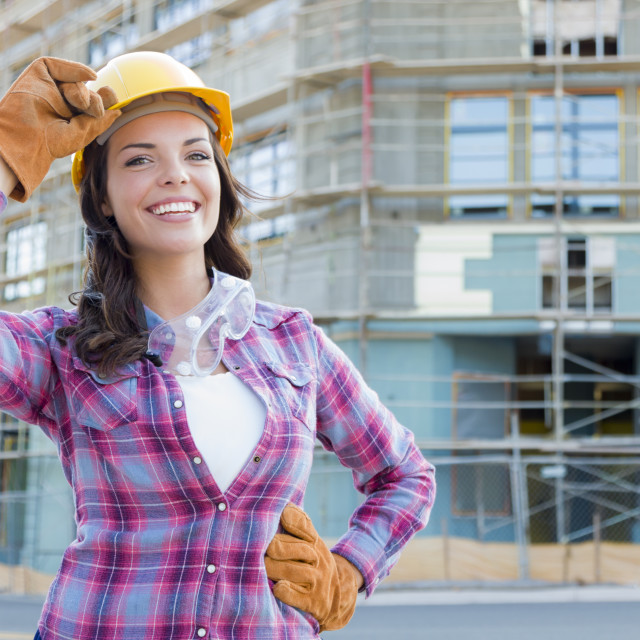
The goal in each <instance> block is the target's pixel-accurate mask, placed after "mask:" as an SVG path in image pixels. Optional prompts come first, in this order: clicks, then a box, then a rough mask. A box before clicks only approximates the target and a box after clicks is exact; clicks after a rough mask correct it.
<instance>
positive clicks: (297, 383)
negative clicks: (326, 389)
mask: <svg viewBox="0 0 640 640" xmlns="http://www.w3.org/2000/svg"><path fill="white" fill-rule="evenodd" d="M265 366H266V367H267V369H269V371H271V373H273V374H274V375H276V376H278V377H279V378H286V379H287V380H288V381H289V382H290V383H291V384H292V385H293V386H294V387H304V386H305V385H306V384H308V383H309V382H311V381H312V380H313V379H314V377H313V372H312V371H311V367H309V365H308V364H306V363H304V362H265Z"/></svg>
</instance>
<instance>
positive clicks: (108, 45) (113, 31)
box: [89, 16, 138, 67]
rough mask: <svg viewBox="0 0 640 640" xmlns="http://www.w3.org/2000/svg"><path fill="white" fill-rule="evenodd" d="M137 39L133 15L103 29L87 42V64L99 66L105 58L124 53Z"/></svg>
mask: <svg viewBox="0 0 640 640" xmlns="http://www.w3.org/2000/svg"><path fill="white" fill-rule="evenodd" d="M137 40H138V28H137V26H136V24H135V22H134V19H133V16H132V17H131V18H130V19H128V20H124V21H120V22H119V23H118V24H116V25H114V26H113V27H111V28H110V29H107V30H106V31H103V32H102V33H101V34H100V35H98V36H96V37H95V38H93V39H92V40H91V41H90V42H89V64H90V65H91V66H92V67H98V66H100V65H101V64H102V63H103V62H104V61H105V60H108V59H111V58H115V56H118V55H120V54H121V53H124V52H125V51H126V50H127V49H129V48H130V47H131V46H132V45H133V44H135V42H136V41H137Z"/></svg>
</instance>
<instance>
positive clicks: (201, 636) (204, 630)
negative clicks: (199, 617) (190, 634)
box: [198, 627, 207, 638]
mask: <svg viewBox="0 0 640 640" xmlns="http://www.w3.org/2000/svg"><path fill="white" fill-rule="evenodd" d="M206 635H207V630H206V629H203V628H202V627H200V628H199V629H198V636H199V637H200V638H204V637H205V636H206Z"/></svg>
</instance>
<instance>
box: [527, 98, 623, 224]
mask: <svg viewBox="0 0 640 640" xmlns="http://www.w3.org/2000/svg"><path fill="white" fill-rule="evenodd" d="M530 104H531V165H530V166H531V169H530V172H531V180H532V181H533V182H546V183H552V182H554V181H555V180H556V102H555V98H554V97H553V96H551V95H540V96H533V97H532V98H531V103H530ZM560 117H561V126H562V140H561V144H560V147H561V148H560V153H561V156H562V158H561V161H562V162H561V166H562V169H561V170H562V175H561V176H559V178H560V179H561V180H571V181H576V182H578V181H579V182H597V183H602V182H617V181H619V179H620V140H619V132H618V126H619V125H618V121H619V107H618V96H617V95H616V94H613V93H611V94H584V95H579V94H570V95H566V96H564V97H563V99H562V103H561V110H560ZM562 207H563V212H564V215H568V216H570V215H573V216H617V215H619V212H620V196H619V195H617V194H609V193H602V194H598V193H596V194H587V195H579V194H567V195H565V196H564V201H563V203H562ZM554 209H555V196H554V195H541V194H533V195H532V196H531V212H532V215H533V216H534V217H543V216H550V215H553V213H554Z"/></svg>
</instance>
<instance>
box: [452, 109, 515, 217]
mask: <svg viewBox="0 0 640 640" xmlns="http://www.w3.org/2000/svg"><path fill="white" fill-rule="evenodd" d="M449 107H450V108H449V116H450V136H449V172H448V174H449V182H450V184H496V183H505V182H507V181H508V180H509V134H508V129H507V123H508V116H509V101H508V99H507V98H506V97H504V96H493V97H469V98H454V99H453V100H451V102H450V103H449ZM448 202H449V211H450V213H451V215H452V216H465V215H487V216H494V217H495V216H503V215H506V211H507V206H508V198H507V196H506V195H503V194H498V195H490V196H487V195H477V196H476V195H464V196H452V197H450V198H449V201H448Z"/></svg>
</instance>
